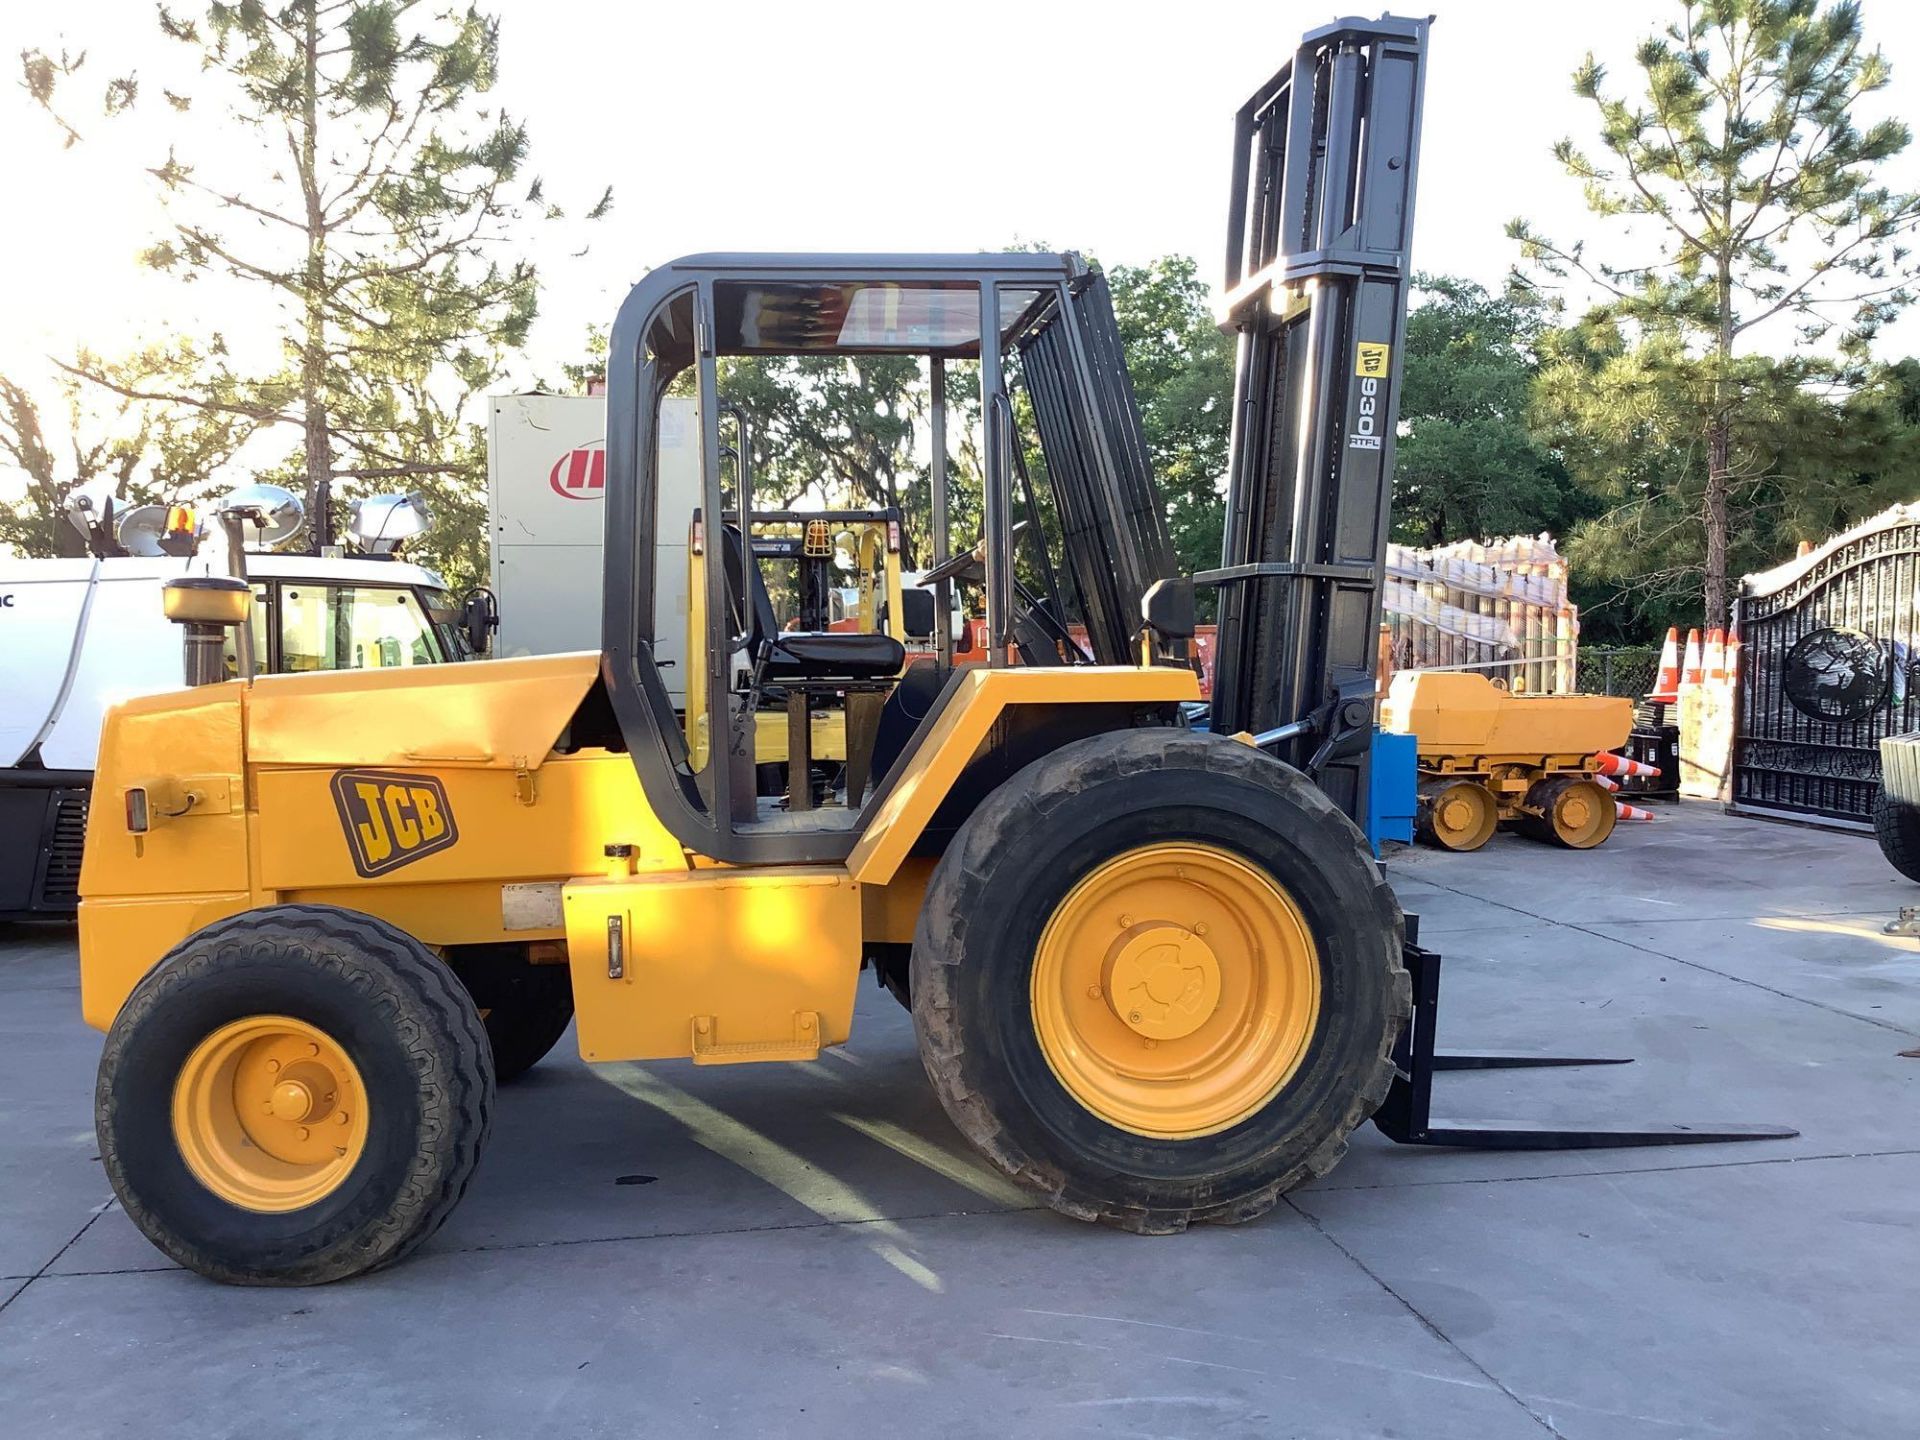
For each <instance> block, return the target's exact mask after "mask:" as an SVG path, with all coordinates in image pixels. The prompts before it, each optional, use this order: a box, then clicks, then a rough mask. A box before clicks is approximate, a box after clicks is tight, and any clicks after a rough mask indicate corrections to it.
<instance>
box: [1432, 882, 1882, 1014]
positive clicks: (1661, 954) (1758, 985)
mask: <svg viewBox="0 0 1920 1440" xmlns="http://www.w3.org/2000/svg"><path fill="white" fill-rule="evenodd" d="M1421 883H1422V884H1426V885H1431V886H1433V888H1434V889H1436V890H1444V891H1446V892H1447V893H1448V894H1449V895H1458V896H1459V897H1460V898H1461V899H1463V900H1478V901H1479V902H1480V903H1481V904H1483V905H1493V906H1496V907H1498V908H1499V909H1502V910H1510V911H1512V912H1513V913H1514V914H1516V915H1525V916H1527V917H1528V918H1529V919H1532V920H1538V921H1539V922H1540V923H1541V924H1543V925H1556V926H1558V927H1560V928H1561V929H1563V930H1572V931H1575V932H1577V933H1578V934H1581V935H1588V936H1591V937H1592V938H1593V939H1595V940H1606V941H1609V942H1611V943H1612V944H1615V945H1624V946H1625V947H1626V948H1627V949H1629V950H1638V951H1639V952H1640V953H1641V954H1642V955H1651V956H1653V957H1654V958H1655V959H1657V960H1666V961H1670V962H1671V963H1673V964H1675V965H1685V966H1686V967H1687V968H1688V969H1689V970H1698V971H1699V972H1700V973H1701V974H1703V975H1714V976H1717V977H1719V978H1720V979H1722V980H1731V981H1732V982H1733V983H1734V984H1736V985H1747V986H1751V987H1752V988H1753V989H1755V990H1759V991H1762V992H1764V993H1765V994H1768V995H1777V996H1779V997H1780V998H1781V999H1782V1000H1791V1001H1793V1002H1794V1003H1795V1004H1798V1005H1808V1006H1811V1007H1812V1008H1813V1009H1815V1010H1824V1011H1826V1012H1827V1013H1828V1014H1829V1015H1838V1016H1840V1017H1842V1018H1843V1019H1846V1020H1858V1021H1860V1022H1861V1023H1862V1024H1863V1025H1874V1026H1878V1027H1879V1028H1880V1029H1882V1030H1891V1031H1892V1032H1893V1033H1894V1034H1896V1035H1920V1031H1916V1030H1910V1029H1908V1028H1907V1027H1906V1026H1904V1025H1896V1024H1894V1023H1893V1022H1892V1021H1891V1020H1876V1019H1874V1018H1873V1017H1872V1016H1871V1015H1860V1014H1856V1013H1855V1012H1854V1011H1852V1010H1844V1009H1842V1008H1841V1007H1840V1006H1838V1005H1829V1004H1827V1003H1826V1002H1825V1001H1824V1000H1814V999H1810V998H1809V997H1807V996H1805V995H1796V994H1794V993H1793V992H1792V991H1791V990H1781V989H1779V988H1778V987H1776V986H1773V985H1768V984H1765V983H1763V982H1762V981H1759V980H1750V979H1748V978H1747V977H1746V976H1744V975H1735V974H1734V973H1733V972H1731V971H1729V970H1716V969H1715V968H1714V967H1713V966H1711V965H1703V964H1701V963H1700V962H1699V961H1698V960H1689V959H1687V958H1686V957H1685V956H1683V955H1672V954H1669V953H1668V952H1667V951H1665V950H1656V949H1654V947H1653V946H1651V945H1642V944H1639V943H1637V942H1636V941H1632V940H1628V939H1626V938H1624V937H1623V936H1619V935H1609V934H1607V933H1606V932H1605V931H1603V930H1595V929H1592V928H1590V926H1589V925H1582V924H1580V923H1579V922H1577V921H1573V920H1556V919H1555V918H1554V917H1553V916H1551V915H1542V914H1539V913H1538V912H1537V911H1533V910H1529V909H1527V908H1526V907H1525V906H1521V905H1510V904H1508V903H1507V902H1506V901H1504V900H1495V899H1493V898H1492V897H1491V896H1487V895H1476V894H1474V893H1473V892H1472V891H1471V890H1461V889H1458V888H1456V887H1454V886H1452V885H1442V884H1441V883H1440V882H1439V881H1438V880H1428V879H1426V878H1425V877H1424V876H1423V877H1422V879H1421ZM1872 913H1878V912H1872V911H1863V910H1843V911H1835V912H1832V914H1829V915H1823V916H1822V917H1820V918H1822V919H1833V918H1835V917H1836V916H1847V915H1864V914H1872ZM1718 918H1722V919H1727V920H1730V921H1743V920H1746V919H1750V918H1751V917H1749V916H1740V915H1731V916H1722V917H1718ZM1591 923H1592V924H1593V925H1613V924H1618V925H1638V924H1641V923H1643V922H1641V921H1638V920H1619V921H1611V920H1596V921H1593V922H1591ZM1644 923H1648V924H1659V923H1662V922H1659V921H1648V922H1644ZM1436 933H1438V932H1436Z"/></svg>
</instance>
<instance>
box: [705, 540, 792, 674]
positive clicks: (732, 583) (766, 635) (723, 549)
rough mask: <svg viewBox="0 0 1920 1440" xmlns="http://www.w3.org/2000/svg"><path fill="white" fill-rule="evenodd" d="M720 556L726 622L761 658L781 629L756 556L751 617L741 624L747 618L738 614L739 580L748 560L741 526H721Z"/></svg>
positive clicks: (739, 605)
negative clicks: (725, 577)
mask: <svg viewBox="0 0 1920 1440" xmlns="http://www.w3.org/2000/svg"><path fill="white" fill-rule="evenodd" d="M720 556H721V563H722V564H723V565H725V566H726V571H727V613H728V620H729V623H730V624H731V625H732V626H733V633H734V634H736V635H739V634H745V635H746V637H747V653H748V654H749V655H751V656H753V657H754V658H755V659H756V660H757V659H759V658H760V654H761V652H762V651H763V650H765V649H766V647H767V646H768V645H770V644H771V643H772V642H773V637H774V636H775V635H777V634H778V633H779V631H780V622H779V621H778V620H777V619H776V618H775V617H774V613H773V597H772V596H770V595H768V594H767V582H766V578H765V577H764V576H763V575H761V573H760V562H759V561H758V560H757V559H756V560H754V561H752V562H751V563H752V565H753V616H752V623H751V624H747V623H744V622H745V618H746V617H743V616H742V615H741V613H740V609H741V596H742V594H743V592H744V587H743V585H742V584H741V580H742V577H743V576H744V575H745V574H746V567H747V564H748V560H747V547H746V546H745V545H744V544H742V543H741V540H740V529H739V527H738V526H735V525H723V526H721V527H720Z"/></svg>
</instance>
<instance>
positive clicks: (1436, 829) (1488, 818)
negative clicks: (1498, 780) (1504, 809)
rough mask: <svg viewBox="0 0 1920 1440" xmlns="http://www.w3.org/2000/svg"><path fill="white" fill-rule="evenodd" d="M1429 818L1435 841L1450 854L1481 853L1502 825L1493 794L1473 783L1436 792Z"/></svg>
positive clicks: (1461, 784) (1457, 785)
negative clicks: (1453, 851) (1453, 852)
mask: <svg viewBox="0 0 1920 1440" xmlns="http://www.w3.org/2000/svg"><path fill="white" fill-rule="evenodd" d="M1428 814H1429V816H1430V817H1431V820H1430V823H1431V825H1432V828H1433V838H1434V839H1436V840H1438V841H1439V842H1440V843H1441V844H1442V845H1444V846H1445V847H1446V848H1447V849H1449V850H1478V849H1479V848H1480V847H1481V846H1482V845H1484V844H1486V843H1487V841H1489V840H1491V839H1492V838H1493V832H1494V827H1495V826H1497V825H1498V824H1499V823H1500V811H1499V807H1498V806H1497V805H1496V804H1495V803H1494V799H1493V794H1492V792H1491V791H1489V790H1488V789H1487V788H1486V786H1484V785H1479V784H1476V783H1474V782H1473V781H1471V780H1463V781H1460V782H1458V783H1457V784H1453V785H1447V786H1444V787H1442V788H1441V789H1439V790H1437V791H1436V792H1435V793H1434V795H1433V798H1432V800H1431V802H1430V808H1429V811H1428Z"/></svg>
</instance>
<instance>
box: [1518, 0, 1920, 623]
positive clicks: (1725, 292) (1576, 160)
mask: <svg viewBox="0 0 1920 1440" xmlns="http://www.w3.org/2000/svg"><path fill="white" fill-rule="evenodd" d="M1679 8H1680V11H1681V17H1680V19H1679V20H1678V21H1677V22H1675V23H1674V24H1673V25H1671V26H1669V27H1668V28H1667V30H1666V32H1665V34H1664V36H1656V37H1652V38H1649V39H1648V40H1646V41H1645V42H1643V43H1642V44H1641V46H1640V47H1639V50H1638V52H1637V54H1636V56H1635V62H1636V66H1637V72H1638V73H1637V76H1636V84H1635V88H1636V90H1638V91H1639V92H1640V93H1639V94H1638V96H1637V97H1636V98H1634V99H1632V100H1629V99H1626V98H1623V97H1621V96H1619V95H1616V94H1613V93H1611V92H1610V91H1609V90H1608V87H1607V72H1606V70H1605V69H1604V68H1603V67H1602V66H1601V65H1600V64H1599V62H1598V61H1596V60H1595V59H1594V58H1593V56H1592V55H1588V56H1587V58H1586V60H1585V62H1584V63H1583V64H1582V65H1581V67H1580V68H1579V70H1578V71H1576V72H1575V75H1574V82H1573V83H1574V90H1575V92H1576V93H1577V94H1578V95H1580V96H1581V97H1583V98H1585V99H1586V100H1589V101H1591V102H1592V104H1593V105H1594V107H1595V111H1596V114H1597V116H1598V119H1599V128H1600V141H1601V158H1595V157H1594V156H1593V155H1591V154H1590V153H1589V152H1588V151H1586V150H1583V149H1581V148H1580V147H1579V146H1577V145H1575V143H1574V142H1573V141H1571V140H1563V141H1561V142H1560V143H1559V144H1558V145H1557V146H1556V147H1555V151H1554V153H1555V155H1556V156H1557V157H1558V158H1559V159H1560V160H1561V162H1562V163H1563V164H1564V165H1565V166H1566V168H1567V171H1568V173H1569V174H1570V175H1572V176H1573V177H1574V178H1576V179H1578V180H1580V181H1581V182H1582V183H1583V185H1584V187H1585V191H1586V199H1587V204H1588V206H1589V208H1590V209H1591V210H1592V211H1593V212H1594V214H1595V215H1596V216H1598V217H1600V218H1601V219H1603V220H1608V221H1617V222H1620V223H1618V224H1616V225H1614V226H1612V227H1610V228H1609V229H1608V230H1606V231H1605V232H1604V233H1605V234H1606V235H1607V236H1608V237H1609V239H1610V240H1613V239H1617V240H1618V242H1619V249H1618V250H1617V251H1615V252H1614V253H1615V254H1616V255H1617V256H1618V257H1620V258H1615V259H1603V258H1601V257H1600V256H1599V255H1597V254H1590V253H1589V248H1588V246H1587V245H1586V243H1585V242H1584V241H1583V242H1576V243H1573V244H1569V245H1561V244H1557V243H1555V242H1554V241H1552V240H1550V239H1549V238H1547V237H1546V236H1544V235H1541V234H1540V233H1538V232H1537V231H1535V230H1534V229H1533V228H1532V227H1530V226H1529V225H1528V224H1527V223H1526V222H1525V221H1523V220H1515V221H1514V222H1512V223H1511V224H1510V225H1509V226H1508V233H1509V235H1511V236H1512V237H1513V238H1515V239H1517V240H1518V241H1519V242H1520V244H1521V253H1522V257H1523V267H1522V269H1521V271H1520V272H1518V273H1517V274H1516V280H1517V281H1518V283H1520V284H1521V285H1522V286H1524V287H1527V288H1529V289H1535V290H1538V289H1542V288H1553V287H1554V286H1555V285H1556V282H1562V281H1569V280H1574V279H1576V277H1577V279H1578V281H1580V282H1584V284H1585V285H1586V286H1587V287H1589V288H1590V289H1591V290H1597V291H1598V292H1599V293H1600V294H1601V296H1602V297H1603V299H1602V303H1601V304H1600V306H1599V309H1598V312H1597V314H1596V315H1595V316H1594V317H1593V318H1594V320H1595V322H1596V323H1597V324H1599V325H1602V326H1614V327H1618V331H1619V334H1620V335H1621V337H1622V343H1623V344H1624V346H1625V347H1626V351H1627V352H1628V354H1629V356H1630V363H1631V364H1632V365H1635V366H1638V367H1640V368H1641V369H1642V370H1644V371H1645V372H1646V373H1645V377H1644V379H1645V383H1635V384H1631V385H1625V386H1624V387H1623V388H1622V389H1621V391H1620V393H1621V394H1623V395H1631V396H1632V397H1634V398H1636V399H1637V400H1638V401H1639V402H1640V403H1650V402H1652V401H1654V400H1658V401H1659V402H1660V403H1661V404H1664V405H1667V406H1670V407H1672V409H1671V410H1670V411H1669V412H1668V413H1667V414H1665V415H1664V416H1662V417H1661V419H1660V421H1659V425H1660V428H1662V429H1663V431H1664V433H1665V434H1666V437H1667V439H1668V441H1669V442H1670V443H1671V444H1673V445H1675V446H1678V447H1680V449H1679V450H1678V451H1677V452H1675V453H1678V454H1681V455H1684V454H1685V453H1686V450H1687V448H1688V447H1697V452H1698V456H1699V459H1698V463H1697V466H1696V467H1695V468H1696V469H1697V472H1698V482H1699V483H1698V484H1697V486H1694V487H1693V493H1692V494H1691V495H1690V496H1689V497H1687V505H1688V509H1689V513H1688V516H1687V521H1686V523H1687V524H1688V526H1689V527H1691V528H1693V529H1695V530H1696V531H1697V533H1698V535H1699V538H1700V544H1699V546H1698V550H1697V560H1696V559H1689V560H1687V561H1686V563H1687V565H1688V566H1689V567H1690V570H1691V573H1692V574H1694V575H1696V576H1700V577H1703V580H1702V582H1701V585H1702V589H1703V591H1704V598H1705V602H1706V612H1707V616H1708V618H1709V620H1710V621H1711V622H1714V623H1718V622H1719V621H1720V620H1721V619H1722V618H1724V616H1725V615H1726V612H1727V600H1728V590H1727V577H1728V573H1729V559H1730V540H1731V536H1732V533H1733V529H1734V519H1735V512H1736V511H1737V509H1738V507H1739V506H1740V505H1742V504H1743V503H1745V500H1746V499H1747V498H1748V494H1749V491H1750V489H1751V487H1752V486H1754V485H1756V484H1758V483H1760V482H1761V481H1764V480H1765V479H1766V478H1767V476H1766V475H1765V474H1756V473H1754V472H1753V471H1751V470H1750V469H1743V468H1742V465H1743V462H1742V456H1741V454H1740V452H1739V444H1738V437H1739V436H1740V435H1741V434H1742V433H1743V432H1746V433H1752V431H1753V430H1754V428H1755V427H1754V425H1753V423H1752V422H1753V420H1755V419H1756V418H1758V417H1760V416H1763V415H1765V414H1767V413H1769V412H1770V411H1773V410H1777V409H1778V407H1779V406H1780V405H1781V404H1782V403H1784V399H1785V397H1786V396H1787V395H1788V394H1789V393H1792V392H1799V391H1803V390H1807V391H1808V393H1812V392H1811V390H1810V388H1809V387H1813V386H1816V385H1819V384H1827V385H1836V384H1837V385H1839V386H1840V387H1841V388H1842V389H1845V388H1850V387H1851V386H1852V385H1854V384H1857V383H1858V382H1859V381H1860V380H1861V379H1862V378H1863V377H1864V374H1865V372H1864V369H1863V362H1864V360H1865V357H1866V352H1867V346H1868V343H1869V342H1870V341H1871V339H1872V338H1873V335H1874V333H1875V332H1876V331H1877V330H1878V329H1879V328H1880V327H1881V326H1882V325H1884V324H1885V323H1886V322H1887V321H1888V320H1889V319H1891V318H1892V317H1893V316H1894V315H1895V314H1896V313H1898V311H1899V310H1900V309H1901V308H1902V307H1904V306H1905V305H1906V304H1907V303H1909V301H1910V299H1911V298H1912V297H1911V291H1910V289H1909V283H1910V281H1911V279H1912V277H1913V275H1914V273H1915V266H1914V262H1913V257H1912V256H1911V255H1910V253H1909V252H1908V250H1907V248H1906V242H1905V238H1904V237H1905V236H1906V235H1907V233H1908V232H1909V231H1910V230H1911V229H1912V228H1913V226H1914V225H1915V223H1916V221H1920V196H1915V195H1912V194H1906V193H1899V192H1896V191H1894V190H1892V189H1890V188H1889V187H1888V186H1886V185H1885V184H1883V183H1881V181H1880V180H1879V178H1878V176H1879V172H1880V170H1881V167H1882V166H1883V165H1884V164H1885V162H1886V161H1888V160H1890V159H1892V158H1893V157H1895V156H1897V155H1899V154H1900V153H1901V152H1902V151H1903V150H1905V149H1906V147H1907V144H1908V141H1909V139H1910V138H1911V137H1910V132H1909V131H1908V129H1907V127H1906V125H1905V124H1903V123H1901V122H1900V121H1897V120H1884V121H1880V122H1878V123H1874V124H1871V125H1867V126H1865V128H1861V127H1860V126H1859V125H1857V124H1856V122H1855V110H1856V108H1857V107H1858V105H1859V102H1860V101H1861V99H1862V98H1863V97H1864V96H1867V95H1870V94H1872V93H1874V92H1877V91H1880V90H1882V89H1884V88H1885V87H1886V85H1887V83H1888V80H1889V76H1890V72H1889V67H1888V65H1887V61H1886V57H1885V56H1884V54H1883V53H1882V52H1881V51H1880V50H1879V49H1877V48H1871V47H1869V46H1868V44H1867V42H1866V40H1865V37H1864V35H1863V33H1862V29H1861V23H1860V11H1859V6H1858V5H1857V4H1854V3H1851V0H1846V3H1838V4H1826V5H1823V4H1821V3H1820V0H1681V3H1680V6H1679ZM1596 233H1597V234H1598V233H1603V232H1598V231H1597V232H1596ZM1646 237H1651V239H1652V242H1653V243H1652V245H1651V248H1650V249H1647V250H1643V251H1641V252H1640V253H1637V254H1631V255H1629V254H1628V247H1629V246H1630V245H1632V244H1635V243H1640V242H1642V241H1643V240H1644V239H1645V238H1646ZM1594 248H1595V249H1596V250H1597V249H1598V248H1599V247H1598V246H1595V247H1594ZM1772 321H1779V322H1781V324H1779V325H1769V322H1772ZM1787 325H1791V326H1793V327H1795V329H1796V331H1797V334H1795V335H1792V336H1789V335H1787V334H1785V333H1783V327H1784V326H1787ZM1762 327H1765V328H1762ZM1823 342H1824V343H1823ZM1769 346H1771V347H1774V348H1776V349H1778V348H1780V347H1787V348H1790V349H1791V350H1792V351H1793V352H1794V353H1793V354H1792V355H1791V356H1790V358H1789V360H1788V361H1786V362H1781V363H1777V364H1774V363H1768V362H1766V361H1765V358H1764V350H1765V348H1766V347H1769ZM1555 380H1557V381H1559V382H1563V383H1578V381H1579V373H1578V370H1577V368H1575V369H1567V368H1565V367H1561V368H1557V369H1554V370H1552V371H1551V373H1550V375H1549V377H1548V380H1547V381H1545V382H1543V383H1552V382H1553V381H1555ZM1549 399H1550V403H1559V404H1560V408H1561V409H1562V410H1563V411H1566V410H1570V409H1577V408H1578V406H1577V404H1575V403H1572V402H1568V403H1560V402H1555V401H1553V400H1552V397H1549ZM1561 399H1562V400H1563V401H1564V400H1566V397H1561ZM1631 418H1632V417H1630V416H1616V417H1614V419H1615V420H1616V421H1620V422H1623V423H1624V422H1626V421H1629V420H1631ZM1616 428H1617V427H1616ZM1756 454H1757V452H1754V451H1751V450H1749V452H1748V454H1747V457H1746V458H1747V460H1748V461H1751V460H1752V459H1753V458H1754V457H1755V455H1756ZM1670 468H1671V467H1670ZM1692 473H1693V472H1692V471H1688V470H1686V468H1685V467H1684V466H1683V467H1681V468H1680V470H1679V471H1677V472H1675V474H1674V475H1670V476H1668V477H1666V478H1664V479H1663V478H1661V477H1659V476H1654V475H1651V474H1649V475H1647V476H1645V477H1644V479H1645V486H1644V487H1643V489H1645V498H1650V499H1654V500H1658V501H1659V503H1660V504H1661V505H1662V506H1664V507H1665V508H1666V509H1668V510H1669V511H1671V509H1672V507H1673V502H1674V501H1676V499H1678V498H1680V491H1681V488H1684V487H1681V486H1680V485H1679V484H1678V480H1679V479H1688V478H1689V477H1690V476H1691V475H1692ZM1647 487H1650V488H1647ZM1637 518H1640V519H1643V518H1645V517H1636V516H1635V515H1633V514H1632V513H1628V514H1627V515H1625V516H1624V517H1623V522H1624V523H1626V524H1629V525H1630V524H1632V523H1634V522H1635V521H1636V519H1637ZM1669 518H1671V517H1669ZM1682 548H1683V549H1684V547H1682Z"/></svg>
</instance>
